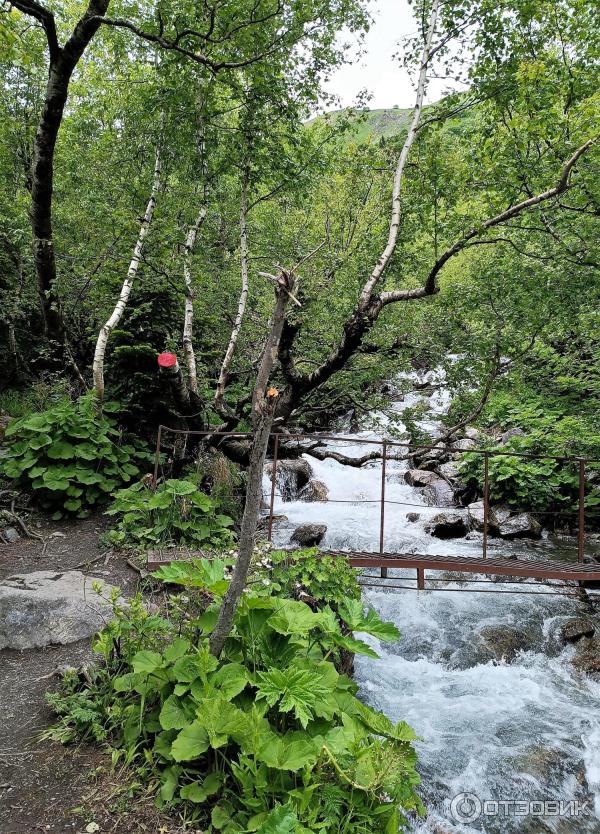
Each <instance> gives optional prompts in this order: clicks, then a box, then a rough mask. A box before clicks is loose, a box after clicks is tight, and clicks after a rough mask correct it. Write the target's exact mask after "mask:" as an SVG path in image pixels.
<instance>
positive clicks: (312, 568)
mask: <svg viewBox="0 0 600 834" xmlns="http://www.w3.org/2000/svg"><path fill="white" fill-rule="evenodd" d="M268 559H269V560H270V563H269V562H268V561H267V564H269V566H270V565H272V569H271V570H270V574H269V575H270V579H271V580H272V581H273V582H274V583H275V585H276V586H277V588H278V589H279V590H280V591H281V593H282V595H283V596H299V595H300V596H301V595H302V594H305V595H306V594H308V596H310V597H312V598H313V599H314V600H316V601H317V602H327V603H329V604H330V605H332V606H333V607H334V608H337V607H338V606H339V605H340V604H341V603H343V602H344V601H345V600H347V599H352V600H358V599H360V587H359V585H358V581H357V578H356V577H357V571H356V570H355V569H354V568H352V567H350V565H349V564H348V562H346V560H345V559H336V558H335V557H334V556H320V555H319V551H318V549H317V548H316V547H314V548H309V549H308V550H298V551H295V552H294V558H293V559H290V554H289V553H287V552H286V551H285V550H275V551H273V552H272V553H270V554H269V557H268Z"/></svg>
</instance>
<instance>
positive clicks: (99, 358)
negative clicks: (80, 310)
mask: <svg viewBox="0 0 600 834" xmlns="http://www.w3.org/2000/svg"><path fill="white" fill-rule="evenodd" d="M159 186H160V147H159V148H157V150H156V158H155V163H154V178H153V181H152V189H151V191H150V198H149V200H148V205H147V206H146V211H145V213H144V216H143V218H142V222H141V225H140V231H139V234H138V238H137V241H136V243H135V246H134V249H133V257H132V258H131V263H130V264H129V269H128V270H127V277H126V278H125V280H124V281H123V286H122V287H121V292H120V294H119V300H118V301H117V303H116V305H115V308H114V310H113V311H112V314H111V316H110V318H109V319H108V320H107V321H106V323H105V324H104V325H103V326H102V328H101V329H100V333H99V334H98V340H97V342H96V350H95V351H94V362H93V365H92V373H93V378H94V393H95V394H96V397H97V399H98V403H100V404H101V403H102V401H103V399H104V356H105V354H106V346H107V344H108V339H109V337H110V334H111V333H112V331H113V330H114V329H115V327H116V326H117V324H118V323H119V322H120V320H121V317H122V315H123V311H124V310H125V307H126V306H127V302H128V300H129V296H130V294H131V288H132V286H133V282H134V281H135V278H136V276H137V273H138V268H139V265H140V258H141V257H142V251H143V249H144V241H145V239H146V235H147V234H148V229H149V227H150V223H151V222H152V216H153V214H154V206H155V205H156V195H157V193H158V189H159Z"/></svg>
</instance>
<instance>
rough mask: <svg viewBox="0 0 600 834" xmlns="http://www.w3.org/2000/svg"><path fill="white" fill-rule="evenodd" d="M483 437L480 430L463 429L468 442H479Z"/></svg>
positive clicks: (469, 427) (468, 427)
mask: <svg viewBox="0 0 600 834" xmlns="http://www.w3.org/2000/svg"><path fill="white" fill-rule="evenodd" d="M482 436H483V432H482V431H481V429H476V428H475V426H467V428H466V429H465V437H468V438H469V440H475V441H477V440H481V438H482Z"/></svg>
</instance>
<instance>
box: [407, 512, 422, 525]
mask: <svg viewBox="0 0 600 834" xmlns="http://www.w3.org/2000/svg"><path fill="white" fill-rule="evenodd" d="M420 518H421V515H420V514H419V513H406V520H407V521H410V523H411V524H414V523H415V521H418V520H419V519H420Z"/></svg>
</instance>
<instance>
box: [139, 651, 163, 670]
mask: <svg viewBox="0 0 600 834" xmlns="http://www.w3.org/2000/svg"><path fill="white" fill-rule="evenodd" d="M131 665H132V667H133V671H134V672H143V673H145V674H147V675H150V674H152V672H154V671H155V670H156V669H161V668H162V666H163V659H162V657H161V655H160V654H159V653H158V652H152V651H149V650H146V649H144V650H143V651H141V652H137V654H135V655H134V656H133V659H132V661H131Z"/></svg>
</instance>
